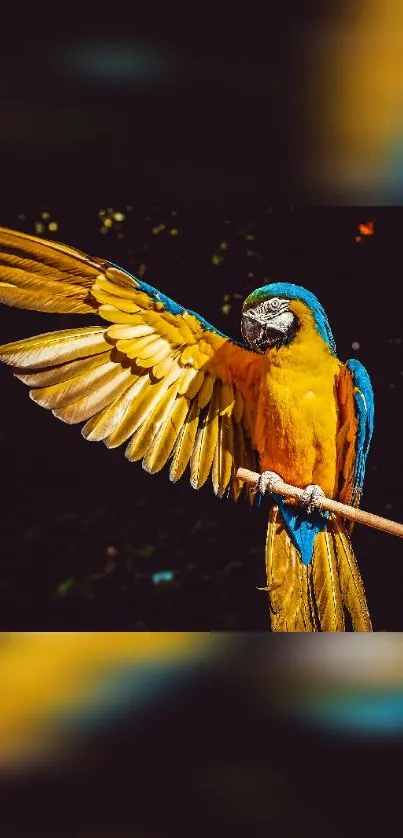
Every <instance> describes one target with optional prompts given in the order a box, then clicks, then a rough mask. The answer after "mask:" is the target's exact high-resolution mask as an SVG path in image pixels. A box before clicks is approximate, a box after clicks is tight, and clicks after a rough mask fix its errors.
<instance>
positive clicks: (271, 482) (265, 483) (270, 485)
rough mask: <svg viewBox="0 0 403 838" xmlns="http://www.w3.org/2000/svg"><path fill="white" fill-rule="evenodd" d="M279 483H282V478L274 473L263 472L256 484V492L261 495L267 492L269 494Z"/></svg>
mask: <svg viewBox="0 0 403 838" xmlns="http://www.w3.org/2000/svg"><path fill="white" fill-rule="evenodd" d="M279 482H280V483H282V482H283V478H282V477H280V475H279V474H277V472H276V471H263V472H262V474H261V475H260V477H259V480H258V482H257V485H256V491H257V492H261V493H262V494H263V495H264V494H265V492H267V491H268V492H270V494H271V493H272V492H274V486H275V485H276V483H279Z"/></svg>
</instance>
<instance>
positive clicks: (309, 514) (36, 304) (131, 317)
mask: <svg viewBox="0 0 403 838" xmlns="http://www.w3.org/2000/svg"><path fill="white" fill-rule="evenodd" d="M0 302H3V303H6V304H7V305H11V306H16V307H17V308H23V309H32V310H36V311H43V312H53V313H63V314H64V313H72V314H83V315H85V314H91V315H93V314H98V315H99V317H100V318H101V320H103V321H106V322H104V323H101V324H100V325H94V326H83V327H81V328H75V329H67V330H61V331H55V332H47V333H46V334H42V335H38V336H37V337H32V338H28V339H26V340H20V341H16V342H13V343H9V344H5V345H3V346H1V347H0V360H2V361H3V362H4V363H5V364H8V365H9V366H10V367H11V368H12V370H13V373H14V375H15V376H16V377H17V378H19V379H20V380H21V381H23V382H24V383H25V384H27V385H28V386H29V387H30V397H31V399H33V401H35V402H37V403H38V404H40V405H41V406H42V407H45V408H48V409H49V410H51V411H52V412H53V413H54V415H55V416H57V417H58V418H59V419H62V420H63V421H64V422H67V423H69V424H74V423H80V422H84V423H85V424H84V426H83V428H82V431H81V433H82V435H83V436H84V438H85V439H87V440H90V441H98V440H102V441H103V442H104V444H105V445H106V446H107V448H115V447H116V446H119V445H122V444H123V443H126V457H127V458H128V460H130V461H134V460H142V465H143V468H144V469H145V470H146V471H148V472H150V473H154V472H157V471H159V470H160V469H162V468H163V466H164V465H165V464H166V463H167V462H168V460H170V471H169V476H170V479H171V481H173V482H175V481H177V480H178V479H179V478H180V477H181V476H182V475H183V473H184V472H185V470H186V468H187V467H188V466H189V467H190V482H191V485H192V486H193V487H194V488H195V489H199V488H200V487H201V486H203V484H204V483H205V482H206V480H207V478H208V476H209V475H210V474H211V479H212V484H213V489H214V492H215V493H216V495H218V496H219V497H222V496H223V495H231V496H232V497H233V498H234V500H237V499H238V497H239V496H240V494H241V492H242V490H243V489H246V492H250V490H249V489H248V488H247V487H245V484H243V483H242V482H241V481H240V480H239V479H238V478H237V470H238V468H239V467H241V466H242V467H245V468H248V469H251V470H256V467H257V466H258V468H259V470H260V472H261V477H260V480H259V486H258V488H259V490H260V492H259V493H258V498H260V499H261V500H262V499H264V502H266V501H267V508H268V509H269V523H268V531H267V541H266V571H267V588H266V590H267V591H268V595H269V605H270V615H271V627H272V630H273V631H309V632H310V631H344V630H345V612H346V611H347V612H349V614H350V617H351V622H352V627H353V630H355V631H371V630H372V627H371V621H370V617H369V613H368V608H367V603H366V597H365V591H364V587H363V583H362V580H361V576H360V572H359V569H358V566H357V563H356V559H355V556H354V553H353V550H352V546H351V542H350V537H349V532H348V530H347V528H346V526H345V524H344V522H343V521H342V520H341V519H340V518H339V517H338V516H336V515H333V514H328V513H320V512H319V511H318V508H317V501H318V497H319V494H320V493H321V492H324V493H325V495H327V496H328V497H330V498H336V499H339V500H340V501H342V502H344V503H350V504H353V505H358V504H359V501H360V497H361V492H362V487H363V481H364V474H365V465H366V459H367V455H368V449H369V445H370V441H371V436H372V431H373V415H374V399H373V391H372V387H371V383H370V379H369V376H368V374H367V372H366V370H365V369H364V367H363V366H362V365H361V364H360V363H359V361H357V360H350V361H347V363H346V364H343V363H342V362H341V361H339V360H338V358H337V356H336V346H335V342H334V338H333V335H332V331H331V329H330V325H329V322H328V319H327V316H326V313H325V311H324V309H323V307H322V306H321V304H320V303H319V301H318V300H317V298H316V297H315V295H314V294H313V293H311V292H310V291H307V290H305V289H304V288H302V287H300V286H298V285H294V284H291V283H283V282H275V283H272V284H268V285H265V286H263V287H262V288H258V289H257V290H255V291H253V293H252V294H250V295H249V296H248V297H247V299H246V300H245V302H244V304H243V308H242V319H241V333H242V336H243V341H242V342H241V341H239V342H238V341H236V340H232V339H230V338H229V337H228V336H227V335H225V334H223V333H222V332H220V331H219V330H218V329H216V328H214V326H212V325H211V324H210V323H208V322H207V321H206V320H205V319H204V318H203V317H201V316H200V315H199V314H197V313H196V312H194V311H191V310H189V309H186V308H184V307H183V306H181V305H179V304H178V303H176V302H174V301H173V300H172V299H170V298H169V297H167V296H166V295H165V294H163V293H162V292H161V291H158V290H157V289H156V288H153V287H152V286H151V285H148V284H147V283H145V282H143V281H141V280H140V279H138V278H136V277H135V276H132V275H131V274H130V273H128V272H127V271H125V270H122V269H121V268H119V267H118V266H117V265H114V264H113V263H110V262H107V261H105V260H103V259H99V258H93V257H90V256H87V255H85V254H84V253H81V252H80V251H78V250H76V249H74V248H72V247H68V246H66V245H63V244H59V243H56V242H53V241H44V240H42V239H39V238H36V237H34V236H31V235H27V234H24V233H19V232H14V231H12V230H7V229H5V228H0ZM279 476H280V477H281V478H282V479H283V480H284V481H285V482H286V483H290V484H292V485H295V486H298V487H300V488H302V489H304V490H305V491H304V500H305V505H303V506H301V505H300V504H296V503H292V502H289V501H288V502H286V501H285V500H283V499H282V498H281V497H280V496H279V495H276V493H275V484H276V481H277V480H278V478H279ZM265 490H268V493H267V494H263V492H265Z"/></svg>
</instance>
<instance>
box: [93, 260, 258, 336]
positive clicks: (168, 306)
mask: <svg viewBox="0 0 403 838" xmlns="http://www.w3.org/2000/svg"><path fill="white" fill-rule="evenodd" d="M108 264H109V265H112V266H113V267H114V268H117V269H118V270H119V271H121V270H122V268H121V267H120V266H119V265H115V264H114V263H113V262H109V263H108ZM124 273H126V274H128V275H129V276H131V277H132V278H133V279H134V280H135V282H136V284H137V287H138V288H139V290H140V291H143V293H144V294H147V295H148V296H149V297H151V299H152V300H155V302H158V303H162V305H163V306H164V308H165V311H168V312H169V313H170V314H179V315H180V314H183V313H184V311H187V313H188V314H192V315H193V317H196V319H197V320H198V321H199V323H200V324H201V325H202V326H204V328H205V329H207V331H209V332H215V333H216V334H217V335H220V336H221V337H222V338H226V339H227V340H231V341H232V343H236V344H237V345H238V346H241V347H242V348H243V349H248V347H247V346H246V344H244V343H241V341H238V340H234V338H230V337H229V335H226V334H225V333H224V332H220V330H219V329H216V327H215V326H212V324H211V323H209V322H208V320H205V319H204V317H202V316H201V315H200V314H198V312H197V311H192V310H191V309H190V308H185V307H184V306H181V305H180V304H179V303H176V302H175V300H172V299H171V297H168V296H167V295H166V294H163V293H162V291H159V290H158V288H154V287H153V286H152V285H149V284H148V283H147V282H143V281H142V280H141V279H139V278H138V277H137V276H134V274H131V273H130V272H129V271H124Z"/></svg>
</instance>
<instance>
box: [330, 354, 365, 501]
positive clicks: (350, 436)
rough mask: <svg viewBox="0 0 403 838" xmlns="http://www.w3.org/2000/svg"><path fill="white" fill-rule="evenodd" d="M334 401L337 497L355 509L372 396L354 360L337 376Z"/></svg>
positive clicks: (362, 474)
mask: <svg viewBox="0 0 403 838" xmlns="http://www.w3.org/2000/svg"><path fill="white" fill-rule="evenodd" d="M338 401H339V409H340V420H341V422H340V425H341V427H340V431H339V434H338V440H337V442H338V453H339V465H340V468H339V471H340V476H341V486H340V491H339V498H340V500H341V501H342V502H344V503H349V504H352V505H354V506H358V505H359V503H360V498H361V494H362V489H363V485H364V477H365V466H366V461H367V456H368V451H369V447H370V444H371V439H372V434H373V430H374V393H373V390H372V385H371V381H370V378H369V375H368V373H367V371H366V369H365V367H363V365H362V364H361V363H360V362H359V361H357V360H355V359H352V360H350V361H347V363H346V364H345V366H344V367H343V370H342V372H341V374H340V376H339V381H338Z"/></svg>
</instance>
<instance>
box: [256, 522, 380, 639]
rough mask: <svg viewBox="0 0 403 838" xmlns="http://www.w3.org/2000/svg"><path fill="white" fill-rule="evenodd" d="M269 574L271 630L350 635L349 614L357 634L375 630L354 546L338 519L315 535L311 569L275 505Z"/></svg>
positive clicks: (268, 551) (269, 539)
mask: <svg viewBox="0 0 403 838" xmlns="http://www.w3.org/2000/svg"><path fill="white" fill-rule="evenodd" d="M266 572H267V590H268V592H269V596H270V611H271V628H272V631H345V622H344V614H345V610H346V611H347V612H348V613H349V615H350V618H351V623H352V628H353V631H372V626H371V620H370V616H369V612H368V607H367V603H366V597H365V591H364V586H363V583H362V580H361V576H360V572H359V570H358V566H357V562H356V559H355V556H354V553H353V550H352V547H351V542H350V539H349V536H348V535H347V531H346V529H345V526H344V524H343V523H342V521H341V520H340V519H339V518H337V517H336V516H330V517H329V519H328V521H327V523H326V526H325V527H324V529H323V530H322V531H321V532H318V533H317V535H316V536H315V540H314V548H313V556H312V561H311V562H310V564H308V565H306V564H304V563H303V562H302V560H301V558H300V554H299V552H298V550H297V548H296V547H295V546H294V544H293V543H292V541H291V539H290V537H289V535H288V533H287V531H286V529H285V526H284V522H283V519H282V516H281V513H280V511H279V509H278V507H277V506H273V507H272V508H271V510H270V518H269V526H268V531H267V541H266Z"/></svg>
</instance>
